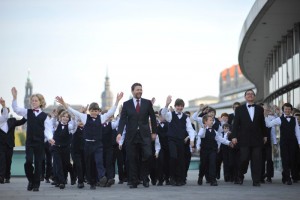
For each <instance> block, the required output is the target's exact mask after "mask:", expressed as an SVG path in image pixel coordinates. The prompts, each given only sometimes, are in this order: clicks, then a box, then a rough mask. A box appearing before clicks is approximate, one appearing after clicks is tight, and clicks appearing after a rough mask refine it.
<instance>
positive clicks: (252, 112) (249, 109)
mask: <svg viewBox="0 0 300 200" xmlns="http://www.w3.org/2000/svg"><path fill="white" fill-rule="evenodd" d="M248 105H250V104H248V103H246V107H247V109H248V113H249V115H250V118H251V120H252V121H253V118H254V111H255V109H254V108H255V106H251V107H248Z"/></svg>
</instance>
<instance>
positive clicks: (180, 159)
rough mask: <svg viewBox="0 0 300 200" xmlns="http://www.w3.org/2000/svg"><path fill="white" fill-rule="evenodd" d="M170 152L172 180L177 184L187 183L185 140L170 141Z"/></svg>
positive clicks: (170, 139) (171, 139)
mask: <svg viewBox="0 0 300 200" xmlns="http://www.w3.org/2000/svg"><path fill="white" fill-rule="evenodd" d="M168 145H169V152H170V178H171V179H172V180H174V181H176V182H184V181H185V174H186V169H185V159H184V152H185V145H184V140H183V139H182V140H180V139H173V138H169V139H168Z"/></svg>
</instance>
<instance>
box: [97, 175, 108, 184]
mask: <svg viewBox="0 0 300 200" xmlns="http://www.w3.org/2000/svg"><path fill="white" fill-rule="evenodd" d="M106 183H107V178H106V176H103V177H102V178H100V180H99V182H98V186H100V187H105V185H106Z"/></svg>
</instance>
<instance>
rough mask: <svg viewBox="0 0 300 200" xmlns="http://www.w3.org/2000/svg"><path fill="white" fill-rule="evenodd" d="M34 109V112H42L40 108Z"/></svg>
mask: <svg viewBox="0 0 300 200" xmlns="http://www.w3.org/2000/svg"><path fill="white" fill-rule="evenodd" d="M32 111H33V112H37V113H38V112H40V110H39V109H32Z"/></svg>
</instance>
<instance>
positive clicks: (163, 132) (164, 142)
mask: <svg viewBox="0 0 300 200" xmlns="http://www.w3.org/2000/svg"><path fill="white" fill-rule="evenodd" d="M162 123H163V124H164V127H161V125H160V124H158V125H157V129H156V132H157V135H158V137H159V143H160V146H161V149H166V148H168V135H167V134H168V122H162Z"/></svg>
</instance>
